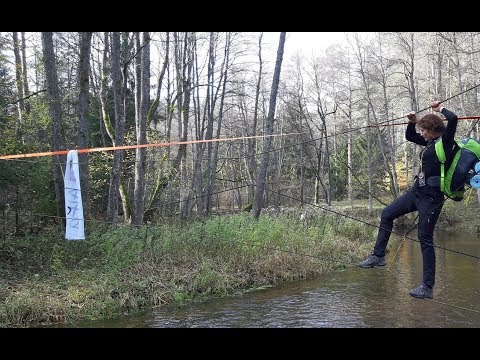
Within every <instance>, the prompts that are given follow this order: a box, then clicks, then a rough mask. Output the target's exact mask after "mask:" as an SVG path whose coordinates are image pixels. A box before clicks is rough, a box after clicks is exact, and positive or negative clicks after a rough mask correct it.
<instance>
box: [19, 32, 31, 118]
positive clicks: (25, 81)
mask: <svg viewBox="0 0 480 360" xmlns="http://www.w3.org/2000/svg"><path fill="white" fill-rule="evenodd" d="M21 34H22V81H23V95H24V96H25V97H27V96H28V95H30V90H29V88H28V72H27V54H26V47H27V44H26V42H25V32H22V33H21ZM30 110H31V106H30V103H29V102H28V100H25V112H26V113H27V114H30Z"/></svg>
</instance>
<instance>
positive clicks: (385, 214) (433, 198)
mask: <svg viewBox="0 0 480 360" xmlns="http://www.w3.org/2000/svg"><path fill="white" fill-rule="evenodd" d="M443 200H444V195H443V193H442V192H441V191H440V190H439V188H433V187H430V186H428V185H427V186H425V187H422V188H419V187H418V184H417V183H415V186H414V187H413V188H412V189H410V190H409V191H408V192H407V193H405V194H404V195H402V196H400V197H399V198H398V199H396V200H395V201H394V202H393V203H391V204H390V205H388V206H387V207H386V208H385V209H383V211H382V218H381V221H380V229H379V230H378V237H377V242H376V243H375V248H374V250H373V253H374V254H375V255H377V256H385V249H386V247H387V243H388V240H389V238H390V235H391V231H392V228H393V220H395V219H396V218H399V217H400V216H402V215H405V214H408V213H411V212H413V211H415V210H418V213H419V218H418V221H419V223H418V240H419V241H420V246H421V248H422V255H423V283H424V284H425V285H428V286H430V287H432V286H433V285H434V284H435V248H434V247H433V230H434V229H435V224H436V223H437V220H438V216H439V215H440V211H441V210H442V207H443Z"/></svg>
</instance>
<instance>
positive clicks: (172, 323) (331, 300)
mask: <svg viewBox="0 0 480 360" xmlns="http://www.w3.org/2000/svg"><path fill="white" fill-rule="evenodd" d="M412 237H415V235H412ZM401 243H402V241H401V239H399V238H395V237H392V240H391V245H392V251H391V252H390V253H389V254H388V264H387V266H386V267H385V268H375V269H361V268H357V267H351V268H349V269H348V270H345V271H341V272H336V273H333V274H327V275H324V276H320V277H318V278H316V279H313V280H308V281H298V282H293V283H288V284H283V285H280V286H276V287H274V288H270V289H263V290H259V291H255V292H251V293H247V294H244V295H241V296H232V297H225V298H221V299H214V300H210V301H207V302H204V303H201V304H191V305H186V306H181V307H170V308H162V309H157V310H155V311H153V312H151V313H150V314H146V315H144V316H141V317H133V318H124V319H120V320H118V321H110V322H102V323H89V325H86V326H95V327H102V326H107V327H228V328H231V327H249V328H255V327H275V328H282V327H298V328H301V327H315V328H319V327H329V328H332V327H480V298H479V296H478V294H479V290H480V282H479V278H480V261H479V260H478V259H476V258H473V257H469V256H465V255H462V254H459V253H455V252H450V251H446V250H444V249H440V248H437V249H436V256H437V277H436V286H435V290H434V299H433V300H419V299H415V298H412V297H411V296H410V295H409V294H408V291H409V289H410V288H412V287H415V286H416V285H417V284H418V283H419V282H420V281H421V278H422V257H421V251H420V244H419V243H418V242H414V241H410V240H405V241H404V242H403V244H402V246H401V247H400V249H399V251H398V253H396V249H397V248H398V246H399V245H400V244H401ZM435 244H436V245H438V246H441V247H444V248H448V249H452V250H455V251H458V252H464V253H467V254H471V255H474V256H479V257H480V238H479V237H478V236H477V235H475V234H467V233H455V234H451V233H444V232H442V233H440V232H439V233H437V234H436V235H435ZM395 254H396V256H395ZM394 256H395V259H394V261H393V262H392V258H393V257H394ZM82 326H85V324H82Z"/></svg>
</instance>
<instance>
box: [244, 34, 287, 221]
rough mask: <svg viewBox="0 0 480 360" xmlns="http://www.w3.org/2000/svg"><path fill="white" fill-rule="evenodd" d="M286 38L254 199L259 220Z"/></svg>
mask: <svg viewBox="0 0 480 360" xmlns="http://www.w3.org/2000/svg"><path fill="white" fill-rule="evenodd" d="M285 36H286V33H285V32H282V33H280V40H279V42H278V50H277V60H276V62H275V70H274V73H273V81H272V90H271V93H270V103H269V108H268V117H267V122H266V127H265V135H267V136H266V137H265V139H264V141H263V151H264V153H263V157H262V163H261V166H260V168H259V170H258V173H257V180H256V191H255V196H254V199H253V208H252V211H253V217H254V219H258V217H259V215H260V211H261V210H262V207H263V197H264V193H265V185H266V178H267V168H268V162H269V154H270V147H271V144H272V137H271V136H269V135H272V133H273V124H274V122H275V118H274V116H275V106H276V103H277V92H278V84H279V82H280V72H281V69H282V60H283V49H284V47H285Z"/></svg>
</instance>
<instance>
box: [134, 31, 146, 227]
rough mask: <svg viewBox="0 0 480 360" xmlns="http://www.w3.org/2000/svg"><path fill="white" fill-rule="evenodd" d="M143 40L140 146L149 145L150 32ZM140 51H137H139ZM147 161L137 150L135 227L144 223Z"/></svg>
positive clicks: (139, 126) (139, 113)
mask: <svg viewBox="0 0 480 360" xmlns="http://www.w3.org/2000/svg"><path fill="white" fill-rule="evenodd" d="M142 40H143V44H142V47H143V48H142V50H141V81H140V101H139V109H138V110H139V111H138V119H137V121H136V133H137V144H138V145H142V144H146V143H147V115H148V109H149V107H150V35H149V33H148V32H144V33H143V36H142ZM138 50H139V49H137V51H138ZM145 160H146V149H145V148H139V149H137V150H136V156H135V189H134V199H133V209H134V211H133V216H132V222H133V224H134V225H141V224H142V223H143V213H144V211H145V168H146V161H145Z"/></svg>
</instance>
